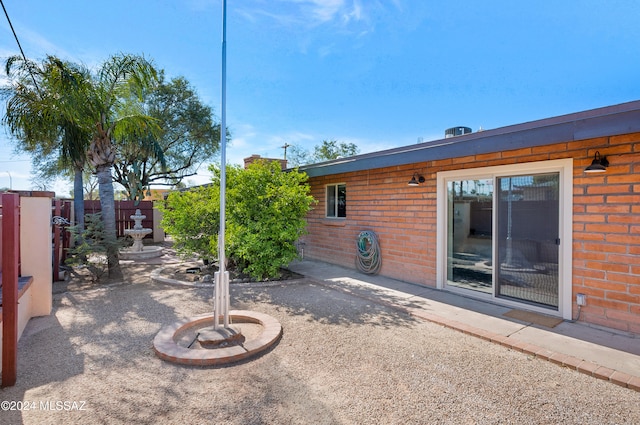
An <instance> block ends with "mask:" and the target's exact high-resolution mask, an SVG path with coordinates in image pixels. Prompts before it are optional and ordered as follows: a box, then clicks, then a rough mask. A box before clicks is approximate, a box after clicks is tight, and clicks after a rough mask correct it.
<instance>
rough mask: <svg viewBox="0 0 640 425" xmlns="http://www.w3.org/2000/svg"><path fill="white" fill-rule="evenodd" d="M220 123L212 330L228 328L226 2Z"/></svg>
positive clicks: (224, 6)
mask: <svg viewBox="0 0 640 425" xmlns="http://www.w3.org/2000/svg"><path fill="white" fill-rule="evenodd" d="M220 115H221V122H220V231H219V232H218V263H219V271H218V272H217V273H216V279H215V289H214V309H213V314H214V328H215V329H217V328H218V325H219V317H220V315H222V316H223V317H224V327H229V273H228V272H227V271H226V258H225V252H224V247H225V245H224V235H225V227H226V226H225V221H226V186H227V0H222V107H221V112H220Z"/></svg>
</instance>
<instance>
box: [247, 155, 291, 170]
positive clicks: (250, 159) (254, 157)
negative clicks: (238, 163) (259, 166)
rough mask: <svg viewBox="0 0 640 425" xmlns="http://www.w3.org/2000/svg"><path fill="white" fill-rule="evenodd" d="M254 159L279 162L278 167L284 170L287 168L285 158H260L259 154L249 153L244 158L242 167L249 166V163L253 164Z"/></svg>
mask: <svg viewBox="0 0 640 425" xmlns="http://www.w3.org/2000/svg"><path fill="white" fill-rule="evenodd" d="M256 161H268V162H273V161H275V162H279V163H280V168H281V169H283V170H285V169H286V168H287V160H286V159H279V158H262V157H261V156H260V155H255V154H254V155H251V156H250V157H248V158H245V159H244V168H247V167H248V166H249V164H253V163H254V162H256Z"/></svg>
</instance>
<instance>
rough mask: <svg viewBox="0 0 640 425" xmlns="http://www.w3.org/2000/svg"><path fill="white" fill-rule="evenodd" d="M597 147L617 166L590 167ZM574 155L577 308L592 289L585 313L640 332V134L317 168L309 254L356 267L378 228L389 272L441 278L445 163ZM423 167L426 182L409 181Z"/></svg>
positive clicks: (413, 278) (415, 278)
mask: <svg viewBox="0 0 640 425" xmlns="http://www.w3.org/2000/svg"><path fill="white" fill-rule="evenodd" d="M596 151H599V152H600V153H601V154H602V155H606V157H607V159H608V160H609V162H610V166H609V168H608V169H607V172H606V173H597V174H585V173H584V169H585V168H586V167H587V166H588V165H589V164H591V161H592V159H593V157H594V154H595V152H596ZM565 158H573V161H574V162H573V164H574V170H573V267H572V270H573V282H572V286H573V289H572V293H573V296H572V309H573V317H574V318H575V317H576V316H577V312H578V308H577V305H576V303H575V294H577V293H584V294H586V295H587V297H588V303H587V305H586V306H584V307H583V308H582V311H581V314H580V321H584V322H588V323H591V324H596V325H602V326H606V327H610V328H615V329H619V330H622V331H628V332H633V333H637V334H640V133H633V134H627V135H621V136H611V137H600V138H593V139H586V140H579V141H567V142H564V143H555V144H551V145H545V146H538V147H531V148H521V149H514V150H505V151H502V152H494V153H488V154H478V155H469V156H461V157H455V158H450V159H444V160H436V161H426V162H417V163H415V164H409V165H402V166H393V167H387V168H378V169H371V170H364V171H355V172H350V173H341V174H332V175H326V176H320V177H311V178H310V180H309V182H310V185H311V188H312V195H313V196H314V198H315V199H316V200H317V201H318V204H317V205H316V206H315V208H314V209H313V211H312V212H310V214H309V215H308V217H307V220H308V231H309V234H307V235H305V236H304V237H303V238H302V242H303V243H304V252H305V256H306V257H309V258H312V259H317V260H321V261H326V262H329V263H333V264H339V265H342V266H346V267H351V268H353V267H355V266H354V264H355V261H356V253H357V250H356V238H357V235H358V234H359V233H360V232H361V231H363V230H373V231H375V232H376V233H377V234H378V237H379V240H380V248H381V256H382V268H381V270H380V274H381V275H384V276H388V277H391V278H395V279H399V280H403V281H407V282H412V283H417V284H420V285H426V286H430V287H435V286H436V268H437V264H436V254H437V252H436V245H437V240H436V237H437V236H436V233H437V232H436V230H437V229H436V222H437V196H436V191H437V184H436V174H437V173H438V172H440V171H449V170H460V169H466V168H479V167H488V166H496V165H511V164H520V163H525V162H534V161H545V160H554V159H565ZM416 171H417V172H419V173H420V174H422V175H423V176H424V177H425V179H426V181H425V183H423V184H420V186H418V187H411V186H408V185H407V182H408V181H409V179H411V176H412V175H413V173H414V172H416ZM337 183H345V184H346V190H347V217H346V219H330V218H326V217H325V210H326V205H325V186H326V185H327V184H337Z"/></svg>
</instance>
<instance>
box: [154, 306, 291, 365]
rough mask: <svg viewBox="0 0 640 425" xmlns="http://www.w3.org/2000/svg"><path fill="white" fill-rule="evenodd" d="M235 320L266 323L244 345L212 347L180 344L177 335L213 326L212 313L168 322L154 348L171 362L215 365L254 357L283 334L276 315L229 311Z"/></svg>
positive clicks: (159, 354) (156, 339)
mask: <svg viewBox="0 0 640 425" xmlns="http://www.w3.org/2000/svg"><path fill="white" fill-rule="evenodd" d="M229 318H230V320H231V322H232V323H257V324H259V325H261V326H262V327H263V330H262V332H261V333H260V334H259V335H258V337H257V338H254V339H251V340H248V341H245V342H244V343H243V344H241V345H235V346H230V347H222V348H212V349H191V348H186V347H182V346H180V345H178V344H177V342H176V340H177V339H178V336H179V335H180V334H182V333H184V332H185V331H187V330H189V329H190V328H194V327H205V326H213V322H214V320H213V315H212V314H203V315H200V316H195V317H191V318H188V319H185V320H181V321H179V322H176V323H174V324H172V325H170V326H166V327H164V328H162V329H161V330H160V332H158V333H157V334H156V337H155V338H154V339H153V349H154V351H155V353H156V355H157V356H158V357H160V358H161V359H162V360H166V361H168V362H172V363H178V364H184V365H195V366H216V365H223V364H228V363H234V362H238V361H240V360H245V359H248V358H250V357H253V356H255V355H257V354H259V353H261V352H262V351H265V350H266V349H268V348H270V347H271V346H273V345H274V344H275V343H276V342H278V340H279V339H280V337H281V336H282V325H280V322H278V321H277V320H276V319H274V318H273V317H271V316H269V315H267V314H263V313H258V312H255V311H248V310H232V311H230V312H229Z"/></svg>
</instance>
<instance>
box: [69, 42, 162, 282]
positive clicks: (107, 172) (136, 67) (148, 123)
mask: <svg viewBox="0 0 640 425" xmlns="http://www.w3.org/2000/svg"><path fill="white" fill-rule="evenodd" d="M156 82H157V72H156V69H155V68H154V67H153V65H152V64H151V62H149V61H147V60H146V59H145V58H143V57H141V56H134V55H124V54H119V55H115V56H112V57H111V58H109V59H108V60H107V61H106V62H105V63H104V64H103V65H102V67H101V68H100V70H99V71H98V74H97V76H96V77H95V78H94V79H93V81H92V84H91V87H89V89H88V90H87V93H86V95H87V99H86V102H85V104H84V110H83V111H82V114H81V116H82V117H83V119H86V121H85V123H86V124H87V125H88V126H90V127H86V128H91V132H92V138H91V144H90V146H89V149H88V151H87V159H88V161H89V164H90V165H91V166H92V167H93V169H94V171H95V174H96V177H97V179H98V193H99V196H100V206H101V209H102V219H103V221H104V229H105V242H106V245H107V265H108V271H109V277H110V278H120V277H122V271H121V270H120V264H119V261H118V247H117V243H116V216H115V203H114V192H113V179H112V168H113V164H114V162H115V160H116V146H115V144H114V140H119V139H120V140H125V139H130V138H132V137H137V138H138V140H140V143H148V142H153V140H154V138H153V137H148V136H149V134H155V133H156V132H157V130H158V127H157V125H156V123H155V121H154V120H153V119H152V118H151V117H149V116H147V115H145V114H144V109H143V104H142V98H143V93H144V92H145V90H148V89H149V88H151V87H152V86H153V84H155V83H156Z"/></svg>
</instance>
